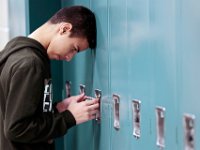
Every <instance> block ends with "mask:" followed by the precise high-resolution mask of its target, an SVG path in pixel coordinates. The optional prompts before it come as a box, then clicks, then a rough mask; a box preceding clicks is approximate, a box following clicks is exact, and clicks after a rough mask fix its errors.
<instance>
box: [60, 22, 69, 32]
mask: <svg viewBox="0 0 200 150" xmlns="http://www.w3.org/2000/svg"><path fill="white" fill-rule="evenodd" d="M71 30H72V24H71V23H62V24H61V25H60V28H59V32H60V34H64V33H66V32H70V31H71Z"/></svg>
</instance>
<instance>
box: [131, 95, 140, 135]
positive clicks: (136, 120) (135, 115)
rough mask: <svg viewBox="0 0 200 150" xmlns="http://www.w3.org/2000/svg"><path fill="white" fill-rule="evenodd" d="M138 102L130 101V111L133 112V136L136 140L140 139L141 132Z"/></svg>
mask: <svg viewBox="0 0 200 150" xmlns="http://www.w3.org/2000/svg"><path fill="white" fill-rule="evenodd" d="M140 105H141V101H140V100H136V99H134V100H132V111H133V136H134V137H135V138H136V139H139V138H140V135H141V130H140V107H141V106H140Z"/></svg>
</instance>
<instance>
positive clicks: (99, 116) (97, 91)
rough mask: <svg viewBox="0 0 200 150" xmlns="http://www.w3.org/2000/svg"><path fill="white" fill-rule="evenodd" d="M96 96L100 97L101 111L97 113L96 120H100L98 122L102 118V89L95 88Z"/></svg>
mask: <svg viewBox="0 0 200 150" xmlns="http://www.w3.org/2000/svg"><path fill="white" fill-rule="evenodd" d="M94 92H95V97H96V98H98V99H99V112H98V113H97V114H96V121H98V123H100V118H101V115H100V114H101V95H102V93H101V90H99V89H95V90H94Z"/></svg>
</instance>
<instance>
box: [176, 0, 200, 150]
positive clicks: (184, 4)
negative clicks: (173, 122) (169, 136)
mask: <svg viewBox="0 0 200 150" xmlns="http://www.w3.org/2000/svg"><path fill="white" fill-rule="evenodd" d="M178 6H179V10H180V17H179V35H178V38H179V41H178V44H179V45H178V50H177V67H178V71H177V76H178V78H177V82H178V103H179V107H180V108H179V110H180V112H179V118H178V121H179V124H180V125H181V128H179V130H178V131H179V136H178V137H179V141H180V142H179V143H180V145H179V149H185V144H186V143H187V142H185V141H184V140H185V136H184V131H185V130H184V126H183V122H184V120H183V115H184V114H185V113H188V114H191V115H194V116H195V119H194V127H191V128H194V130H193V131H192V132H193V133H192V135H193V137H190V138H188V139H187V140H188V141H189V143H190V144H191V145H190V144H189V143H188V144H189V145H190V146H189V148H190V149H191V150H193V149H196V150H198V149H200V143H199V139H200V133H199V131H200V127H199V124H200V120H199V104H200V101H199V97H200V92H199V89H200V68H199V63H200V59H199V56H200V51H199V48H200V41H199V40H200V34H199V33H200V28H199V25H200V14H199V10H200V2H199V1H196V0H192V1H186V0H179V1H178ZM189 132H190V131H189ZM192 145H194V146H192Z"/></svg>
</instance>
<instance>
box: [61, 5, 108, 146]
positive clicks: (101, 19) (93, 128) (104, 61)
mask: <svg viewBox="0 0 200 150" xmlns="http://www.w3.org/2000/svg"><path fill="white" fill-rule="evenodd" d="M74 4H76V5H84V6H86V7H89V8H91V9H92V10H93V11H95V14H96V15H97V18H96V19H97V24H98V25H97V28H98V37H97V39H98V40H99V41H100V42H99V43H98V45H97V50H96V51H95V50H93V51H90V50H89V51H87V52H83V53H80V54H78V55H77V56H76V58H74V59H73V60H72V62H70V63H64V64H63V73H64V75H63V80H64V81H65V80H68V81H71V82H72V92H73V94H78V93H77V91H79V85H80V84H84V85H86V94H87V95H89V96H93V97H94V90H95V89H100V90H102V93H103V97H102V103H101V107H102V110H101V112H102V118H101V124H99V123H98V122H97V121H90V122H88V123H84V124H82V125H79V126H77V127H74V128H72V129H71V131H69V132H68V134H67V135H66V136H65V148H66V149H71V150H75V149H77V150H82V149H89V150H90V149H91V150H93V149H96V150H98V149H99V150H100V149H104V150H108V149H110V137H109V131H110V106H111V103H110V102H109V101H108V96H109V91H108V85H109V83H108V81H109V80H108V79H109V78H108V75H109V72H108V70H109V68H108V48H107V45H108V43H107V2H106V1H96V2H92V1H63V3H62V5H63V6H69V5H74ZM64 81H63V82H64ZM86 135H87V136H86Z"/></svg>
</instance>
